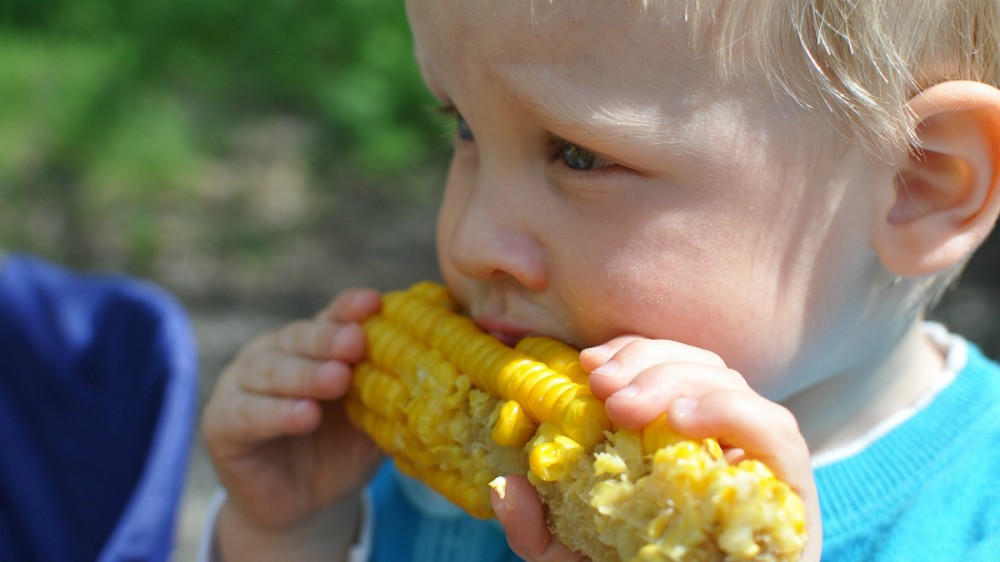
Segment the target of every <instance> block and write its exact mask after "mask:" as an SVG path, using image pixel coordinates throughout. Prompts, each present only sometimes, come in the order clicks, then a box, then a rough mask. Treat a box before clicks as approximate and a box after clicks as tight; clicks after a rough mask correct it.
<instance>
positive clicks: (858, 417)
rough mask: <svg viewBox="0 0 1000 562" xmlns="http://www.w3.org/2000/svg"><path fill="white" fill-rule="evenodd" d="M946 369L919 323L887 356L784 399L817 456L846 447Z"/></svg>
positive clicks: (913, 399) (911, 401) (911, 399)
mask: <svg viewBox="0 0 1000 562" xmlns="http://www.w3.org/2000/svg"><path fill="white" fill-rule="evenodd" d="M943 373H944V358H943V356H942V354H941V351H940V350H939V349H938V348H937V346H935V345H934V343H933V342H931V341H930V340H929V339H928V337H927V336H926V335H925V334H924V333H923V330H922V329H921V326H920V323H919V322H915V323H914V324H913V325H912V326H911V327H910V329H909V330H908V331H907V332H906V333H905V334H904V335H903V337H902V339H900V340H899V341H898V343H897V345H895V346H893V347H892V351H891V352H890V353H888V354H887V355H886V356H884V357H881V358H877V359H874V360H873V361H871V362H868V363H865V364H864V366H863V368H859V369H857V370H856V371H853V372H850V373H845V374H842V375H840V376H837V377H833V378H831V379H828V380H826V381H824V382H822V383H820V384H818V385H816V386H814V387H812V388H809V389H807V390H805V391H803V392H801V393H800V394H797V395H795V396H793V397H791V398H790V399H789V400H787V401H786V402H785V406H787V407H788V408H789V409H790V410H791V411H792V413H794V414H795V415H796V417H797V418H798V420H799V426H800V429H801V430H802V434H803V436H805V438H806V441H807V442H808V443H809V448H810V450H811V451H812V453H813V455H816V454H817V453H821V452H825V451H829V450H831V449H835V448H838V447H841V446H844V445H846V444H848V443H850V442H852V441H854V440H856V439H858V438H860V437H861V436H863V435H864V434H865V433H866V432H868V430H870V429H871V428H872V427H873V426H875V425H876V424H878V423H879V422H881V421H883V420H885V419H886V418H888V417H889V416H891V415H893V414H895V413H896V412H899V411H900V410H903V409H905V408H907V407H909V406H911V405H913V404H914V403H915V402H917V401H918V399H919V398H920V397H921V396H922V395H923V394H924V393H925V392H926V391H927V390H928V389H929V388H930V387H931V386H932V385H933V383H934V381H935V379H937V377H939V376H941V375H942V374H943Z"/></svg>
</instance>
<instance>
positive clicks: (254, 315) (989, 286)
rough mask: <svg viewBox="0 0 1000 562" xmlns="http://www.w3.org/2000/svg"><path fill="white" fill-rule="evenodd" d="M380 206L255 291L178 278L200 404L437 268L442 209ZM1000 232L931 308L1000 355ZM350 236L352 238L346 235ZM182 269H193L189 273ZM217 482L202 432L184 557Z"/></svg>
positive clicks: (183, 525)
mask: <svg viewBox="0 0 1000 562" xmlns="http://www.w3.org/2000/svg"><path fill="white" fill-rule="evenodd" d="M370 204H371V203H370V202H369V203H368V205H369V206H370ZM377 207H378V206H377V205H376V208H374V209H373V208H370V207H369V208H367V209H366V210H365V216H366V217H367V218H366V220H364V221H353V222H350V224H349V226H348V227H346V228H347V230H340V231H338V232H335V233H333V234H332V235H331V236H330V238H329V239H327V240H325V241H324V240H313V241H312V243H309V244H303V245H301V246H299V247H297V248H298V249H296V250H293V251H290V252H289V254H290V255H288V256H287V259H285V260H283V261H281V262H279V263H276V264H274V266H273V267H272V268H271V271H272V273H271V274H269V275H268V276H265V277H264V278H262V279H258V280H257V281H256V282H255V283H253V284H251V285H250V286H251V288H250V289H248V288H247V287H246V286H244V287H242V288H233V289H232V290H233V293H234V294H232V295H221V294H215V295H206V294H204V293H199V292H198V291H189V292H188V293H187V294H185V292H184V288H183V286H182V285H183V284H177V285H178V286H179V288H176V290H178V291H179V292H180V293H181V296H182V299H184V300H186V302H187V304H188V306H189V308H190V310H191V315H192V320H193V322H194V325H195V329H196V331H197V335H198V340H199V346H200V351H201V372H202V379H201V401H202V405H203V404H204V400H205V399H206V398H207V396H208V394H209V392H210V390H211V388H212V386H213V385H214V383H215V380H216V377H217V376H218V373H219V372H220V371H221V370H222V368H223V366H224V365H225V364H226V363H227V362H228V361H229V359H230V358H231V357H232V356H233V355H234V354H235V353H236V351H237V350H238V349H239V348H240V347H241V346H242V345H244V344H245V343H246V342H247V341H249V340H250V339H251V338H252V337H253V336H254V335H256V334H259V333H261V332H263V331H265V330H271V329H274V328H276V327H278V326H280V325H282V324H283V323H285V322H287V321H289V320H291V319H294V318H298V317H302V316H306V315H311V314H312V313H313V312H314V311H315V310H318V309H319V308H320V307H321V306H322V305H323V304H325V302H326V299H327V298H328V297H329V296H330V295H332V294H333V292H335V291H336V290H338V289H340V288H343V287H347V286H350V285H358V284H363V285H372V286H375V287H377V288H380V289H391V288H398V287H402V286H405V285H407V284H409V283H411V282H414V281H417V280H420V279H425V278H431V277H434V276H435V271H436V269H435V265H434V253H433V244H432V235H433V234H432V227H431V226H430V225H431V224H432V223H433V216H434V209H433V208H431V207H430V206H426V205H424V206H422V205H407V206H406V207H405V208H394V209H393V208H382V209H379V208H377ZM344 212H345V216H353V215H356V214H357V213H358V212H360V211H359V209H351V208H350V206H348V208H346V209H345V211H344ZM345 224H346V223H345ZM997 238H998V236H996V235H994V236H993V239H992V240H991V241H990V243H989V244H988V246H987V247H986V248H984V250H983V252H982V253H981V254H980V256H978V257H977V259H976V260H974V261H973V263H972V264H971V265H970V266H969V268H968V270H967V273H966V276H965V278H964V279H963V281H962V282H961V283H960V285H959V287H958V289H957V290H953V291H951V292H949V293H948V294H947V295H946V296H945V298H944V299H943V301H942V303H941V304H940V305H939V307H938V308H937V309H936V311H935V312H934V314H933V318H934V319H938V320H941V321H944V322H945V323H947V324H948V325H949V326H950V327H951V328H952V329H953V330H954V331H956V332H959V333H962V334H964V335H966V336H967V337H968V338H970V339H971V340H972V341H974V342H976V343H977V344H979V345H980V346H981V347H983V349H984V350H985V351H986V352H987V353H988V354H990V355H992V356H993V357H998V356H1000V323H998V322H996V319H997V318H1000V242H998V240H997ZM344 239H346V240H347V241H348V242H349V243H346V244H344V243H339V242H342V241H343V240H344ZM175 265H176V267H178V268H181V269H183V267H198V264H197V263H188V264H187V265H183V264H175ZM175 274H176V275H179V276H180V277H183V276H184V275H185V274H184V273H183V271H181V272H175ZM216 487H217V480H216V478H215V475H214V473H213V471H212V468H211V464H210V463H209V461H208V458H207V456H206V454H205V449H204V446H203V444H202V442H201V440H200V437H197V438H196V440H195V447H194V449H193V452H192V459H191V465H190V473H189V477H188V481H187V488H186V493H185V495H184V500H183V504H182V514H181V519H180V523H179V527H178V543H177V548H176V551H175V559H176V560H178V561H187V560H193V559H194V556H195V548H196V544H197V541H198V538H199V536H200V533H201V529H202V526H203V524H204V515H205V510H206V508H207V506H208V503H209V501H210V499H211V496H212V494H213V492H214V491H215V489H216Z"/></svg>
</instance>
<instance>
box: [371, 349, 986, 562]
mask: <svg viewBox="0 0 1000 562" xmlns="http://www.w3.org/2000/svg"><path fill="white" fill-rule="evenodd" d="M400 477H401V476H400V475H399V474H398V473H397V472H396V470H395V468H394V467H393V466H392V464H391V463H387V464H386V465H385V466H383V468H382V469H381V470H380V472H379V474H378V475H377V476H376V478H375V480H374V481H373V482H372V488H371V491H372V499H373V503H374V504H375V531H374V535H373V542H374V552H373V558H372V559H373V560H375V561H376V562H390V561H392V562H400V561H412V562H431V561H433V562H443V561H446V560H448V561H451V560H455V561H458V560H477V561H479V560H483V561H494V560H504V561H506V560H518V558H517V557H516V556H514V555H513V554H512V553H511V552H510V550H509V549H508V547H507V543H506V539H505V538H504V535H503V533H502V532H501V531H499V530H498V529H497V527H496V526H495V525H492V524H490V523H489V522H484V521H478V520H476V519H473V518H471V517H469V516H467V515H461V516H457V517H450V518H445V517H434V516H433V515H431V514H427V513H421V512H420V511H419V509H417V508H415V507H414V506H413V505H412V504H411V503H410V502H408V501H407V499H406V497H405V494H404V493H403V492H402V490H401V489H400V486H399V484H398V481H397V479H398V478H400ZM998 479H1000V366H997V364H996V363H994V362H992V361H990V360H989V359H987V358H986V357H984V356H983V355H982V353H981V352H980V351H979V350H978V349H977V348H976V347H975V346H973V345H971V344H970V345H969V356H968V363H967V364H966V366H965V368H964V369H963V370H962V371H961V372H960V373H959V374H958V376H957V378H956V380H955V381H954V382H953V383H952V384H951V385H949V387H948V388H946V389H945V390H943V391H942V392H941V394H939V395H938V396H937V397H936V398H935V400H934V401H933V402H932V403H931V404H930V405H928V406H927V407H926V408H925V409H923V410H921V411H920V412H919V413H918V414H917V415H915V416H914V417H913V418H911V419H910V420H907V422H906V423H904V424H903V425H901V426H899V427H897V428H896V429H895V430H893V431H892V432H890V433H889V434H888V435H886V436H884V437H883V438H882V439H879V440H878V441H876V442H875V443H873V444H872V445H871V446H869V447H868V448H867V449H865V450H864V451H862V452H861V453H858V454H857V455H854V456H852V457H849V458H847V459H845V460H842V461H839V462H836V463H833V464H830V465H827V466H824V467H821V468H818V469H817V470H816V482H817V485H818V487H819V494H820V504H821V509H822V511H823V526H824V529H823V530H824V537H823V541H824V542H823V561H824V562H860V561H864V562H896V561H898V562H904V561H905V562H920V561H928V562H930V561H935V562H939V561H943V560H961V561H962V562H996V561H998V560H1000V483H998ZM421 545H423V546H421ZM428 545H429V546H428ZM463 548H464V549H466V550H464V551H463ZM463 552H464V557H463V556H462V553H463ZM456 553H457V554H456Z"/></svg>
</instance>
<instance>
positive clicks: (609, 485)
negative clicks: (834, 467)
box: [347, 282, 805, 562]
mask: <svg viewBox="0 0 1000 562" xmlns="http://www.w3.org/2000/svg"><path fill="white" fill-rule="evenodd" d="M456 310H457V308H456V306H455V304H454V303H453V302H452V301H451V299H450V297H449V295H448V293H447V290H446V289H445V288H444V287H443V286H441V285H437V284H434V283H430V282H424V283H418V284H417V285H414V286H413V287H411V288H410V289H409V290H408V291H398V292H394V293H388V294H386V295H385V296H384V299H383V307H382V313H381V314H380V315H378V316H376V317H373V318H371V319H369V320H368V321H367V322H366V323H365V332H366V335H367V339H368V343H367V353H368V356H367V358H366V360H365V362H363V363H361V364H359V365H358V366H357V368H356V369H355V372H354V382H353V387H352V390H351V392H350V393H349V395H348V399H347V411H348V415H349V416H350V418H351V420H352V421H353V422H354V423H355V424H356V425H358V426H359V427H361V428H362V429H364V430H365V431H366V432H367V433H368V434H369V435H371V436H372V438H373V439H374V440H375V441H376V443H378V445H379V446H380V447H381V448H382V449H383V450H385V451H386V453H388V454H389V455H391V456H392V457H393V458H394V459H395V461H396V463H397V466H398V467H399V469H400V470H401V471H403V472H405V473H407V474H409V475H411V476H414V477H416V478H419V479H421V480H422V481H424V482H425V483H426V484H428V485H429V486H430V487H431V488H433V489H435V490H437V491H438V492H439V493H441V494H442V495H444V496H445V497H447V498H449V499H450V500H451V501H453V502H454V503H456V504H458V505H459V506H461V507H463V508H464V509H465V510H466V511H468V512H469V513H471V514H472V515H474V516H477V517H481V518H485V517H492V516H493V513H492V509H491V507H490V501H489V491H490V487H491V486H493V487H494V488H495V489H498V490H502V489H503V480H502V479H498V477H501V476H502V475H504V474H527V475H528V478H529V480H530V481H531V482H532V484H533V485H534V486H535V487H536V488H537V489H538V491H539V493H540V495H541V497H542V500H543V501H544V502H545V504H546V505H547V507H548V511H549V526H550V528H551V529H552V531H553V532H554V533H555V534H556V535H557V536H559V538H560V539H561V540H562V541H563V542H565V543H566V544H567V545H568V546H570V547H571V548H574V549H576V550H579V551H581V552H584V553H586V554H587V555H589V556H590V557H591V558H592V559H593V560H595V562H601V561H615V560H626V561H640V562H652V561H674V560H677V561H679V560H684V561H692V560H693V561H700V560H706V561H707V560H727V561H728V560H775V561H777V560H797V559H798V557H799V555H800V554H801V552H802V549H803V547H804V545H805V515H804V506H803V504H802V501H801V500H800V499H799V497H798V496H797V495H796V494H795V493H794V492H793V491H792V490H791V489H790V488H789V487H788V485H786V484H785V483H783V482H781V481H779V480H778V479H776V478H775V477H774V475H773V474H772V473H771V471H770V470H768V468H767V467H766V466H764V465H763V464H761V463H759V462H757V461H754V460H744V461H742V462H740V463H739V464H736V465H731V464H729V463H728V462H727V461H726V459H725V457H724V456H723V454H722V450H721V448H720V447H719V444H718V443H717V442H716V441H714V440H712V439H706V440H703V441H687V440H682V439H680V438H678V437H677V436H676V435H674V434H673V433H672V432H671V431H670V429H669V427H667V424H666V421H665V417H661V418H659V419H658V420H656V421H655V422H653V423H652V424H650V426H649V427H647V428H646V429H645V430H644V431H643V432H641V434H640V433H636V432H632V431H628V430H624V429H618V428H615V427H613V426H612V424H611V422H610V420H609V419H608V417H607V414H606V413H605V410H604V405H603V404H602V403H601V402H600V401H599V400H597V399H596V398H595V397H594V396H592V395H591V394H590V391H589V387H588V386H587V382H586V373H584V372H583V371H582V370H581V369H580V366H579V363H578V361H577V358H578V356H579V353H578V352H577V351H576V350H574V349H572V348H571V347H569V346H566V345H565V344H562V343H560V342H557V341H554V340H552V339H549V338H540V337H533V338H525V339H524V340H522V341H521V342H520V343H519V344H518V345H517V346H516V347H514V348H510V347H508V346H506V345H504V344H503V343H501V342H500V341H498V340H497V339H495V338H493V337H491V336H489V335H487V334H485V333H483V332H482V331H480V330H479V329H478V328H477V327H476V326H475V324H474V323H473V322H472V321H471V320H470V319H468V318H466V317H464V316H462V315H461V314H459V313H457V312H456Z"/></svg>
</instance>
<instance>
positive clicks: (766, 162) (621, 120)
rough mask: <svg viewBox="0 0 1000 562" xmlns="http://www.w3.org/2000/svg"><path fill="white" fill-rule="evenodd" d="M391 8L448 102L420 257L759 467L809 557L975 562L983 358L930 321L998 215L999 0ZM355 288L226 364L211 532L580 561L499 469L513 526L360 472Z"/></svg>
mask: <svg viewBox="0 0 1000 562" xmlns="http://www.w3.org/2000/svg"><path fill="white" fill-rule="evenodd" d="M407 7H408V10H409V16H410V22H411V26H412V29H413V33H414V38H415V54H416V59H417V62H418V64H419V66H420V69H421V72H422V74H423V77H424V79H425V81H426V83H427V86H428V87H429V89H430V90H431V92H433V94H434V96H435V97H437V99H438V100H439V101H440V103H441V105H442V106H443V107H444V108H445V109H446V110H447V111H448V112H451V113H453V114H454V115H455V119H456V122H457V126H456V133H455V140H454V143H455V153H454V157H453V159H452V163H451V167H450V170H449V174H448V179H447V183H446V187H445V192H444V195H443V202H442V206H441V212H440V217H439V222H438V230H437V236H438V251H439V259H440V267H441V272H442V276H443V279H444V280H445V282H446V283H447V285H448V286H449V288H450V289H451V290H452V291H453V292H454V294H455V295H456V297H457V298H458V299H459V300H460V302H461V303H462V304H463V305H464V307H465V309H466V311H467V312H468V313H469V314H470V315H471V316H472V317H473V318H474V319H475V320H476V322H477V323H478V324H479V325H480V326H481V327H482V328H483V329H484V330H486V331H488V332H490V333H493V334H495V335H497V336H498V337H500V338H502V339H504V340H506V341H509V342H514V341H516V340H518V339H519V338H521V337H523V336H525V335H527V334H533V333H540V334H545V335H549V336H553V337H556V338H558V339H561V340H564V341H566V342H568V343H570V344H573V345H575V346H577V347H579V348H581V349H583V350H584V351H583V352H582V354H581V363H582V364H583V365H584V367H585V368H587V369H589V370H591V373H592V374H591V376H590V385H591V387H592V390H593V392H594V394H595V395H596V396H598V397H600V398H601V399H604V400H605V401H606V406H607V411H608V414H609V416H610V417H611V418H612V419H613V420H614V421H615V422H616V423H617V424H618V425H620V426H624V427H629V428H636V429H638V428H641V427H643V426H644V425H645V424H646V423H648V422H649V421H650V420H652V419H654V418H655V417H656V416H657V415H659V414H661V413H663V412H667V413H668V414H669V419H670V422H671V423H672V425H673V426H674V428H675V429H676V430H677V431H678V432H680V433H682V434H684V435H687V436H689V437H692V438H701V437H706V436H713V437H717V438H720V440H721V441H722V442H723V443H724V444H725V446H726V447H727V448H729V454H730V455H731V456H734V457H739V456H746V457H752V458H757V459H760V460H761V461H763V462H764V463H765V464H767V465H768V466H769V467H770V468H771V469H772V470H774V471H775V472H776V473H777V474H778V475H779V476H780V477H781V478H782V479H784V480H785V481H786V482H788V483H789V484H790V485H792V486H793V487H794V489H795V490H796V491H797V492H798V493H799V494H800V495H801V497H802V498H803V500H804V501H805V503H806V506H807V516H808V521H809V529H808V530H809V542H808V546H807V549H806V552H805V554H804V556H803V559H805V560H818V559H819V557H820V554H821V552H822V554H823V560H836V561H840V560H879V561H884V560H906V561H912V560H956V559H959V558H961V559H963V560H987V559H989V560H995V559H996V556H997V555H998V553H1000V507H998V506H1000V491H998V490H1000V487H998V486H996V485H995V482H994V477H995V476H996V475H997V474H1000V367H998V366H997V365H996V364H995V363H993V362H991V361H989V360H987V359H986V358H984V357H983V356H982V355H981V354H980V353H979V352H978V351H977V349H976V348H975V347H974V346H973V345H971V344H969V343H966V342H965V341H964V340H962V339H961V338H959V337H957V336H954V335H950V334H948V333H947V332H945V331H944V329H943V328H942V327H940V326H934V325H928V324H925V323H924V321H923V314H924V311H925V309H926V308H927V307H928V306H929V305H930V304H931V303H932V301H933V300H934V298H935V297H936V295H937V294H938V293H939V292H940V290H941V289H942V288H943V287H944V286H945V285H946V284H947V283H948V282H949V281H950V280H951V279H952V278H953V277H954V276H955V274H956V272H957V271H958V270H959V269H960V268H961V267H962V264H963V263H964V262H965V261H966V260H967V259H968V257H969V256H970V254H971V253H972V252H973V251H974V250H975V249H976V247H977V246H978V245H980V244H981V242H982V241H983V240H984V239H985V238H986V237H987V235H988V234H989V232H990V231H991V229H992V228H993V225H994V223H995V222H996V219H997V215H998V211H1000V183H998V182H1000V90H998V89H997V88H996V86H997V85H998V84H1000V47H998V45H1000V8H998V7H997V4H996V2H995V0H982V1H981V2H977V1H972V0H970V1H965V2H957V1H955V2H951V1H944V0H926V1H922V0H921V1H918V0H915V1H913V2H905V3H887V2H879V1H875V0H862V1H860V2H856V1H847V0H845V1H843V2H839V1H835V0H830V1H826V2H820V1H808V0H798V1H793V0H789V1H788V2H732V3H730V2H679V1H678V2H666V1H664V2H644V3H642V5H637V4H636V3H634V2H630V3H626V2H614V3H612V2H569V1H560V0H553V1H550V2H545V1H539V0H535V1H531V0H516V1H495V0H480V1H477V2H469V1H462V0H451V1H447V0H411V1H410V2H408V6H407ZM377 297H378V295H377V294H376V293H375V292H373V291H371V290H363V289H357V290H348V291H344V292H343V293H341V294H340V295H339V296H337V297H336V298H335V299H334V300H333V302H332V304H331V305H330V306H329V307H328V308H327V309H326V310H324V311H322V312H321V313H319V315H317V316H316V317H315V318H313V319H310V320H303V321H301V322H296V323H294V324H291V325H289V326H286V327H284V328H282V329H280V330H278V331H276V332H274V333H272V334H266V335H263V336H261V337H260V338H258V339H257V340H255V341H253V342H252V343H250V344H249V345H248V346H247V347H246V349H244V350H243V351H242V352H241V353H240V354H239V356H238V357H237V358H236V359H235V360H234V361H233V363H232V364H231V365H230V366H229V367H228V368H227V369H226V370H225V372H224V373H223V374H222V377H221V379H220V381H219V383H218V387H217V388H216V390H215V393H214V395H213V397H212V398H211V400H210V402H209V404H208V405H207V408H206V410H205V414H204V436H205V439H206V443H207V445H208V448H209V450H210V452H211V455H212V458H213V461H214V463H215V467H216V469H217V471H218V474H219V477H220V479H221V482H222V484H223V485H224V487H225V488H226V490H227V493H228V496H227V497H225V499H224V502H220V503H221V508H220V510H219V512H218V516H217V519H216V523H215V525H214V527H213V529H212V530H211V539H212V545H213V546H214V548H215V553H214V555H215V556H217V557H219V558H220V559H225V560H240V561H247V560H311V559H317V560H339V559H345V558H346V557H348V556H352V557H353V558H352V559H355V560H358V559H364V557H365V556H366V554H365V553H366V552H368V553H370V554H371V555H372V556H374V558H375V559H379V560H403V559H412V560H435V561H441V560H509V559H515V558H513V555H512V554H511V552H510V551H509V550H507V545H506V542H505V538H506V541H509V545H510V549H511V550H512V551H513V552H515V553H517V554H518V555H519V556H521V557H523V558H524V559H525V560H531V561H554V560H580V559H581V558H582V557H581V556H579V555H576V554H573V553H571V552H569V550H568V549H567V548H566V547H565V546H563V545H561V544H560V543H559V542H558V541H557V540H555V539H553V537H551V536H550V535H549V533H548V531H547V530H546V527H545V524H544V510H543V507H542V506H541V504H540V503H539V502H538V499H537V496H536V495H534V493H533V491H532V489H531V488H530V486H529V485H527V483H526V482H525V481H524V480H523V479H516V478H514V479H511V481H510V483H509V485H508V489H507V490H508V493H507V495H506V497H505V499H503V500H501V499H500V498H499V497H496V496H494V498H493V501H494V507H495V510H496V513H497V516H498V519H499V522H500V524H502V526H503V528H504V530H505V531H506V537H505V535H504V533H503V532H501V531H499V529H498V528H496V527H494V526H493V525H492V524H491V523H490V522H479V521H473V520H471V519H469V518H468V517H466V516H463V515H461V514H455V513H453V511H452V510H450V509H448V508H447V507H440V508H436V507H435V505H436V504H435V503H434V502H429V501H426V492H425V491H423V489H422V488H421V487H420V486H418V485H415V484H414V483H413V482H412V481H410V480H408V479H406V478H402V477H400V476H398V475H397V474H395V473H394V471H393V470H392V468H391V467H390V468H386V469H383V470H382V471H381V472H380V473H379V475H378V476H377V477H376V479H375V480H374V483H373V484H372V486H371V487H370V488H368V490H369V491H368V492H363V491H362V490H363V489H365V486H366V484H367V483H369V481H370V479H371V478H372V476H373V474H374V473H375V472H376V469H377V467H378V466H379V462H380V460H381V457H380V455H379V453H378V452H377V451H376V449H375V448H374V446H373V445H372V443H371V442H370V441H369V440H368V439H367V438H366V437H364V436H363V435H362V434H361V433H359V432H358V431H357V430H355V429H353V428H352V427H351V426H350V425H349V424H348V423H347V422H346V421H345V416H344V413H343V410H342V403H341V401H340V399H341V398H342V397H343V395H344V393H345V391H346V389H347V387H348V385H349V379H350V372H351V365H352V364H353V363H354V362H356V361H357V360H358V359H359V358H360V357H361V355H362V353H363V347H364V341H363V337H362V333H361V330H360V327H359V325H358V322H359V321H361V320H363V319H365V318H367V317H368V316H370V315H372V314H373V313H375V312H376V310H377V309H378V298H377ZM817 489H818V493H817ZM414 498H416V499H415V501H414ZM428 505H429V506H431V507H426V506H428ZM821 514H822V515H821Z"/></svg>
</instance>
